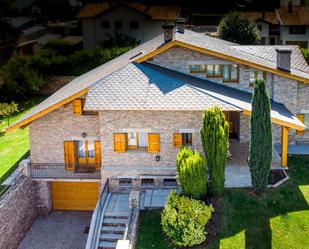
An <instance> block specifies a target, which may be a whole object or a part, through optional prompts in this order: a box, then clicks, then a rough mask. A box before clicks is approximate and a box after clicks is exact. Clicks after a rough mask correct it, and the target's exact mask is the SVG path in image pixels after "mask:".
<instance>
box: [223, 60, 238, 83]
mask: <svg viewBox="0 0 309 249" xmlns="http://www.w3.org/2000/svg"><path fill="white" fill-rule="evenodd" d="M238 78H239V67H238V65H235V64H232V65H223V82H238V80H239V79H238Z"/></svg>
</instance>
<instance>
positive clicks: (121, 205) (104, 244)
mask: <svg viewBox="0 0 309 249" xmlns="http://www.w3.org/2000/svg"><path fill="white" fill-rule="evenodd" d="M128 216H129V195H128V194H117V193H113V194H111V196H110V199H109V202H108V204H107V209H106V212H105V213H104V216H103V219H102V226H101V231H100V238H99V247H98V248H99V249H115V248H116V246H117V241H118V240H119V239H123V236H124V232H125V227H126V224H127V222H128V218H129V217H128Z"/></svg>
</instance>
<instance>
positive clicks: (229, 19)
mask: <svg viewBox="0 0 309 249" xmlns="http://www.w3.org/2000/svg"><path fill="white" fill-rule="evenodd" d="M217 32H218V34H219V38H221V39H223V40H226V41H230V42H235V43H238V44H246V45H250V44H256V43H258V42H259V41H260V39H261V37H260V32H259V30H258V29H257V27H256V25H255V24H254V23H253V22H251V21H250V20H249V19H248V18H246V17H245V16H243V15H242V14H240V13H238V12H231V13H229V14H227V15H226V16H225V17H223V18H222V20H221V21H220V23H219V25H218V29H217Z"/></svg>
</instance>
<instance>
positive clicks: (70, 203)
mask: <svg viewBox="0 0 309 249" xmlns="http://www.w3.org/2000/svg"><path fill="white" fill-rule="evenodd" d="M51 194H52V205H53V209H55V210H93V209H94V208H95V206H96V203H97V200H98V197H99V185H98V183H97V182H52V184H51Z"/></svg>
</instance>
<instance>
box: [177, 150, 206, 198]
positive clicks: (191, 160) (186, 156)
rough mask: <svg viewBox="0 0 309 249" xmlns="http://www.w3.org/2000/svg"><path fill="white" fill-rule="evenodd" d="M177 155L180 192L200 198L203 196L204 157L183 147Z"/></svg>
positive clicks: (204, 180) (204, 178)
mask: <svg viewBox="0 0 309 249" xmlns="http://www.w3.org/2000/svg"><path fill="white" fill-rule="evenodd" d="M179 154H180V156H179V157H178V156H177V164H179V166H177V169H178V175H179V181H180V184H181V189H182V194H183V195H185V196H187V197H192V198H194V199H201V198H203V197H204V196H205V194H206V192H207V189H206V182H207V179H206V177H207V175H206V161H205V158H204V157H203V156H202V155H201V154H200V153H198V152H197V151H196V152H194V153H193V152H192V151H191V150H190V149H188V148H185V147H184V148H183V149H181V150H180V151H179Z"/></svg>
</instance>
